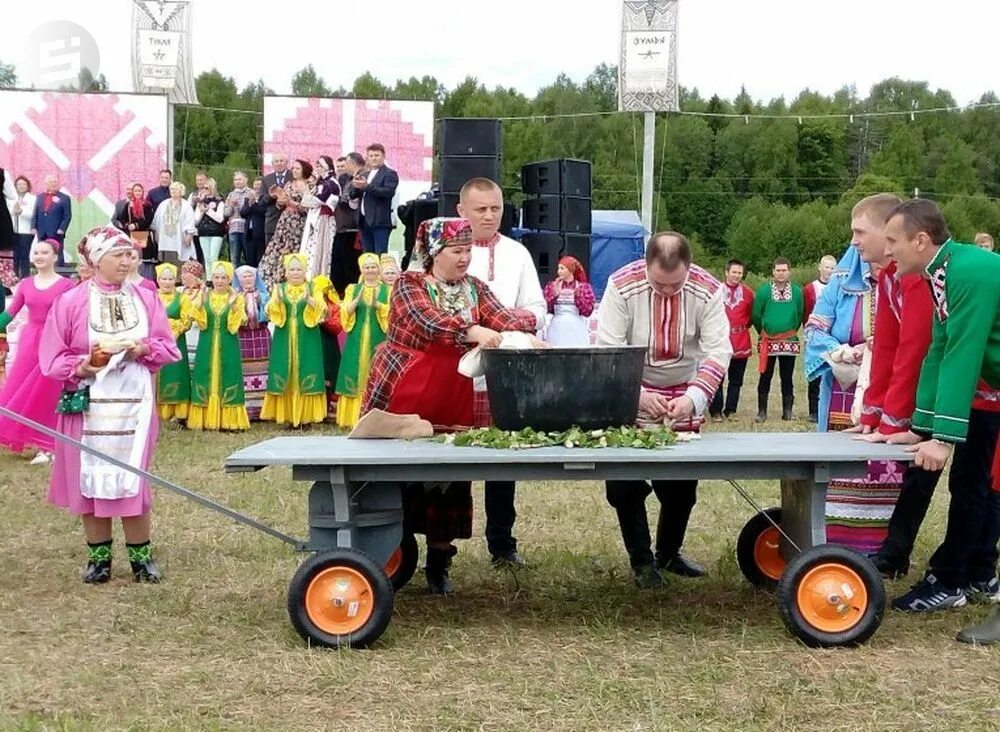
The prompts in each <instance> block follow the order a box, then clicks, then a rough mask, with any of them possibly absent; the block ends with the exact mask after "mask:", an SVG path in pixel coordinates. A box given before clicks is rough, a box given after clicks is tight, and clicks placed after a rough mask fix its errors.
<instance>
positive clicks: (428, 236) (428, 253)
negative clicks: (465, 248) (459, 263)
mask: <svg viewBox="0 0 1000 732" xmlns="http://www.w3.org/2000/svg"><path fill="white" fill-rule="evenodd" d="M471 243H472V225H471V224H470V223H469V222H468V221H467V220H466V219H457V218H447V217H443V216H439V217H438V218H434V219H428V220H427V221H424V222H423V223H421V224H420V227H419V228H418V229H417V237H416V249H417V250H418V251H419V252H420V254H421V255H422V256H423V257H424V266H425V267H426V268H430V263H431V261H432V260H433V259H434V257H436V256H437V255H438V254H440V253H441V250H442V249H444V248H445V247H446V246H455V245H458V246H462V245H466V244H471Z"/></svg>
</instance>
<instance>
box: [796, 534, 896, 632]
mask: <svg viewBox="0 0 1000 732" xmlns="http://www.w3.org/2000/svg"><path fill="white" fill-rule="evenodd" d="M778 609H779V611H780V612H781V619H782V620H783V621H784V622H785V627H787V628H788V630H789V631H790V632H791V633H792V635H794V636H795V637H796V638H798V639H799V640H801V641H802V642H803V643H805V644H806V645H807V646H812V647H814V648H829V647H834V646H856V645H860V644H861V643H864V642H865V641H866V640H868V639H869V638H871V637H872V635H873V634H874V633H875V631H876V630H878V627H879V625H881V624H882V616H883V615H884V614H885V585H884V584H883V583H882V577H881V575H879V573H878V570H877V569H875V565H873V564H872V563H871V562H870V561H868V559H867V557H864V556H862V555H861V554H858V553H857V552H855V551H852V550H851V549H847V548H845V547H842V546H836V545H834V544H821V545H820V546H815V547H813V548H812V549H807V550H806V551H804V552H802V553H801V554H799V555H798V556H797V557H795V559H793V560H792V561H790V562H789V563H788V568H787V569H786V570H785V574H784V575H782V577H781V580H780V581H779V583H778Z"/></svg>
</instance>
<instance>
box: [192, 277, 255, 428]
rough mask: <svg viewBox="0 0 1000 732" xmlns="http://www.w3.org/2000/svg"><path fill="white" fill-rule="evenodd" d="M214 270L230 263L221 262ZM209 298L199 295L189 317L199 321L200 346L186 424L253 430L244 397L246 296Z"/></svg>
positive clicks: (211, 294)
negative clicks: (242, 350) (242, 352)
mask: <svg viewBox="0 0 1000 732" xmlns="http://www.w3.org/2000/svg"><path fill="white" fill-rule="evenodd" d="M215 266H216V269H220V268H221V269H228V275H229V279H230V280H231V279H232V276H233V272H232V265H230V264H229V262H218V263H217V264H216V265H215ZM207 300H208V302H203V301H202V299H201V298H200V297H196V298H195V301H194V303H193V305H194V307H193V309H192V312H191V319H192V320H193V321H194V324H195V325H196V326H198V329H199V330H200V331H201V335H200V336H199V338H198V350H197V351H196V353H195V358H194V371H193V372H192V374H191V408H190V411H189V413H188V420H187V426H188V428H189V429H193V430H227V431H237V430H239V431H242V430H248V429H250V418H249V417H248V416H247V410H246V404H245V402H244V396H243V362H242V360H241V359H240V340H239V336H238V335H237V334H238V333H239V330H240V326H241V325H243V323H244V322H245V321H246V306H245V304H244V302H243V296H242V295H239V294H236V293H234V292H233V291H232V290H229V291H228V292H221V293H217V292H214V291H209V293H208V295H207Z"/></svg>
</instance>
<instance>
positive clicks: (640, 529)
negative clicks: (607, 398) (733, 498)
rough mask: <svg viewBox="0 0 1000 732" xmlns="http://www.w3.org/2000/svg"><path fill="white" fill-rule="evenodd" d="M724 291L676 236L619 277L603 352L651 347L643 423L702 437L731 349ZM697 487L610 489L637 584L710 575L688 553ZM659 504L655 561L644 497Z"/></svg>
mask: <svg viewBox="0 0 1000 732" xmlns="http://www.w3.org/2000/svg"><path fill="white" fill-rule="evenodd" d="M722 294H723V293H722V287H721V284H720V283H719V281H718V280H716V279H715V278H714V277H712V275H710V274H709V273H708V272H706V271H705V270H703V269H702V268H701V267H698V266H696V265H694V264H692V263H691V244H690V243H689V242H688V240H687V239H686V238H685V237H684V236H683V235H682V234H678V233H676V232H672V231H668V232H664V233H661V234H654V235H653V236H652V237H651V238H650V240H649V243H648V244H647V245H646V259H645V261H644V262H643V261H639V262H633V263H632V264H629V265H626V266H625V267H622V268H621V269H620V270H618V271H617V272H615V273H614V274H613V275H611V278H610V280H609V281H608V288H607V290H605V292H604V298H603V299H602V300H601V307H600V311H599V312H598V315H597V320H598V325H597V342H598V344H599V345H607V346H622V345H633V346H635V345H644V346H647V347H648V348H649V353H648V355H647V357H646V366H645V370H644V372H643V385H642V393H641V395H640V397H639V422H640V423H646V424H656V423H664V424H672V425H673V429H674V430H677V431H698V430H699V429H700V427H701V424H702V421H703V416H702V415H704V413H705V409H706V408H707V406H708V403H709V401H710V400H711V399H712V395H713V394H715V391H716V389H718V388H719V384H720V383H721V381H722V378H723V376H724V374H725V373H726V369H727V368H728V366H729V360H730V358H732V354H733V349H732V345H731V344H730V341H729V320H728V318H727V317H726V310H725V307H724V305H723V302H722ZM697 487H698V481H696V480H677V481H652V487H650V485H649V483H647V482H646V481H641V480H638V481H628V480H621V481H616V480H609V481H608V482H607V498H608V503H610V504H611V505H612V506H613V507H614V509H615V511H616V512H617V513H618V523H619V524H620V526H621V530H622V539H623V540H624V542H625V549H626V550H627V551H628V555H629V563H630V564H631V566H632V571H633V572H634V573H635V580H636V583H637V584H638V585H639V586H640V587H643V588H655V587H659V586H661V585H662V584H663V577H662V576H661V574H660V572H661V571H665V572H672V573H674V574H678V575H681V576H684V577H700V576H702V575H703V574H704V573H705V571H704V569H702V568H701V567H700V566H699V565H698V564H697V563H696V562H694V561H692V560H691V559H688V558H686V557H684V556H683V555H682V554H681V546H682V545H683V543H684V534H685V532H686V530H687V524H688V519H689V518H690V517H691V510H692V509H693V508H694V504H695V501H696V495H695V494H696V490H697ZM650 490H652V491H654V492H655V493H656V497H657V498H658V499H659V500H660V517H659V521H658V522H657V527H656V555H655V557H654V555H653V552H652V551H651V549H650V537H649V522H648V520H647V519H646V497H647V496H648V495H649V493H650Z"/></svg>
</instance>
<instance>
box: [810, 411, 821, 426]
mask: <svg viewBox="0 0 1000 732" xmlns="http://www.w3.org/2000/svg"><path fill="white" fill-rule="evenodd" d="M809 421H810V422H811V423H812V424H816V423H817V422H819V415H818V414H816V413H815V412H810V413H809Z"/></svg>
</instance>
